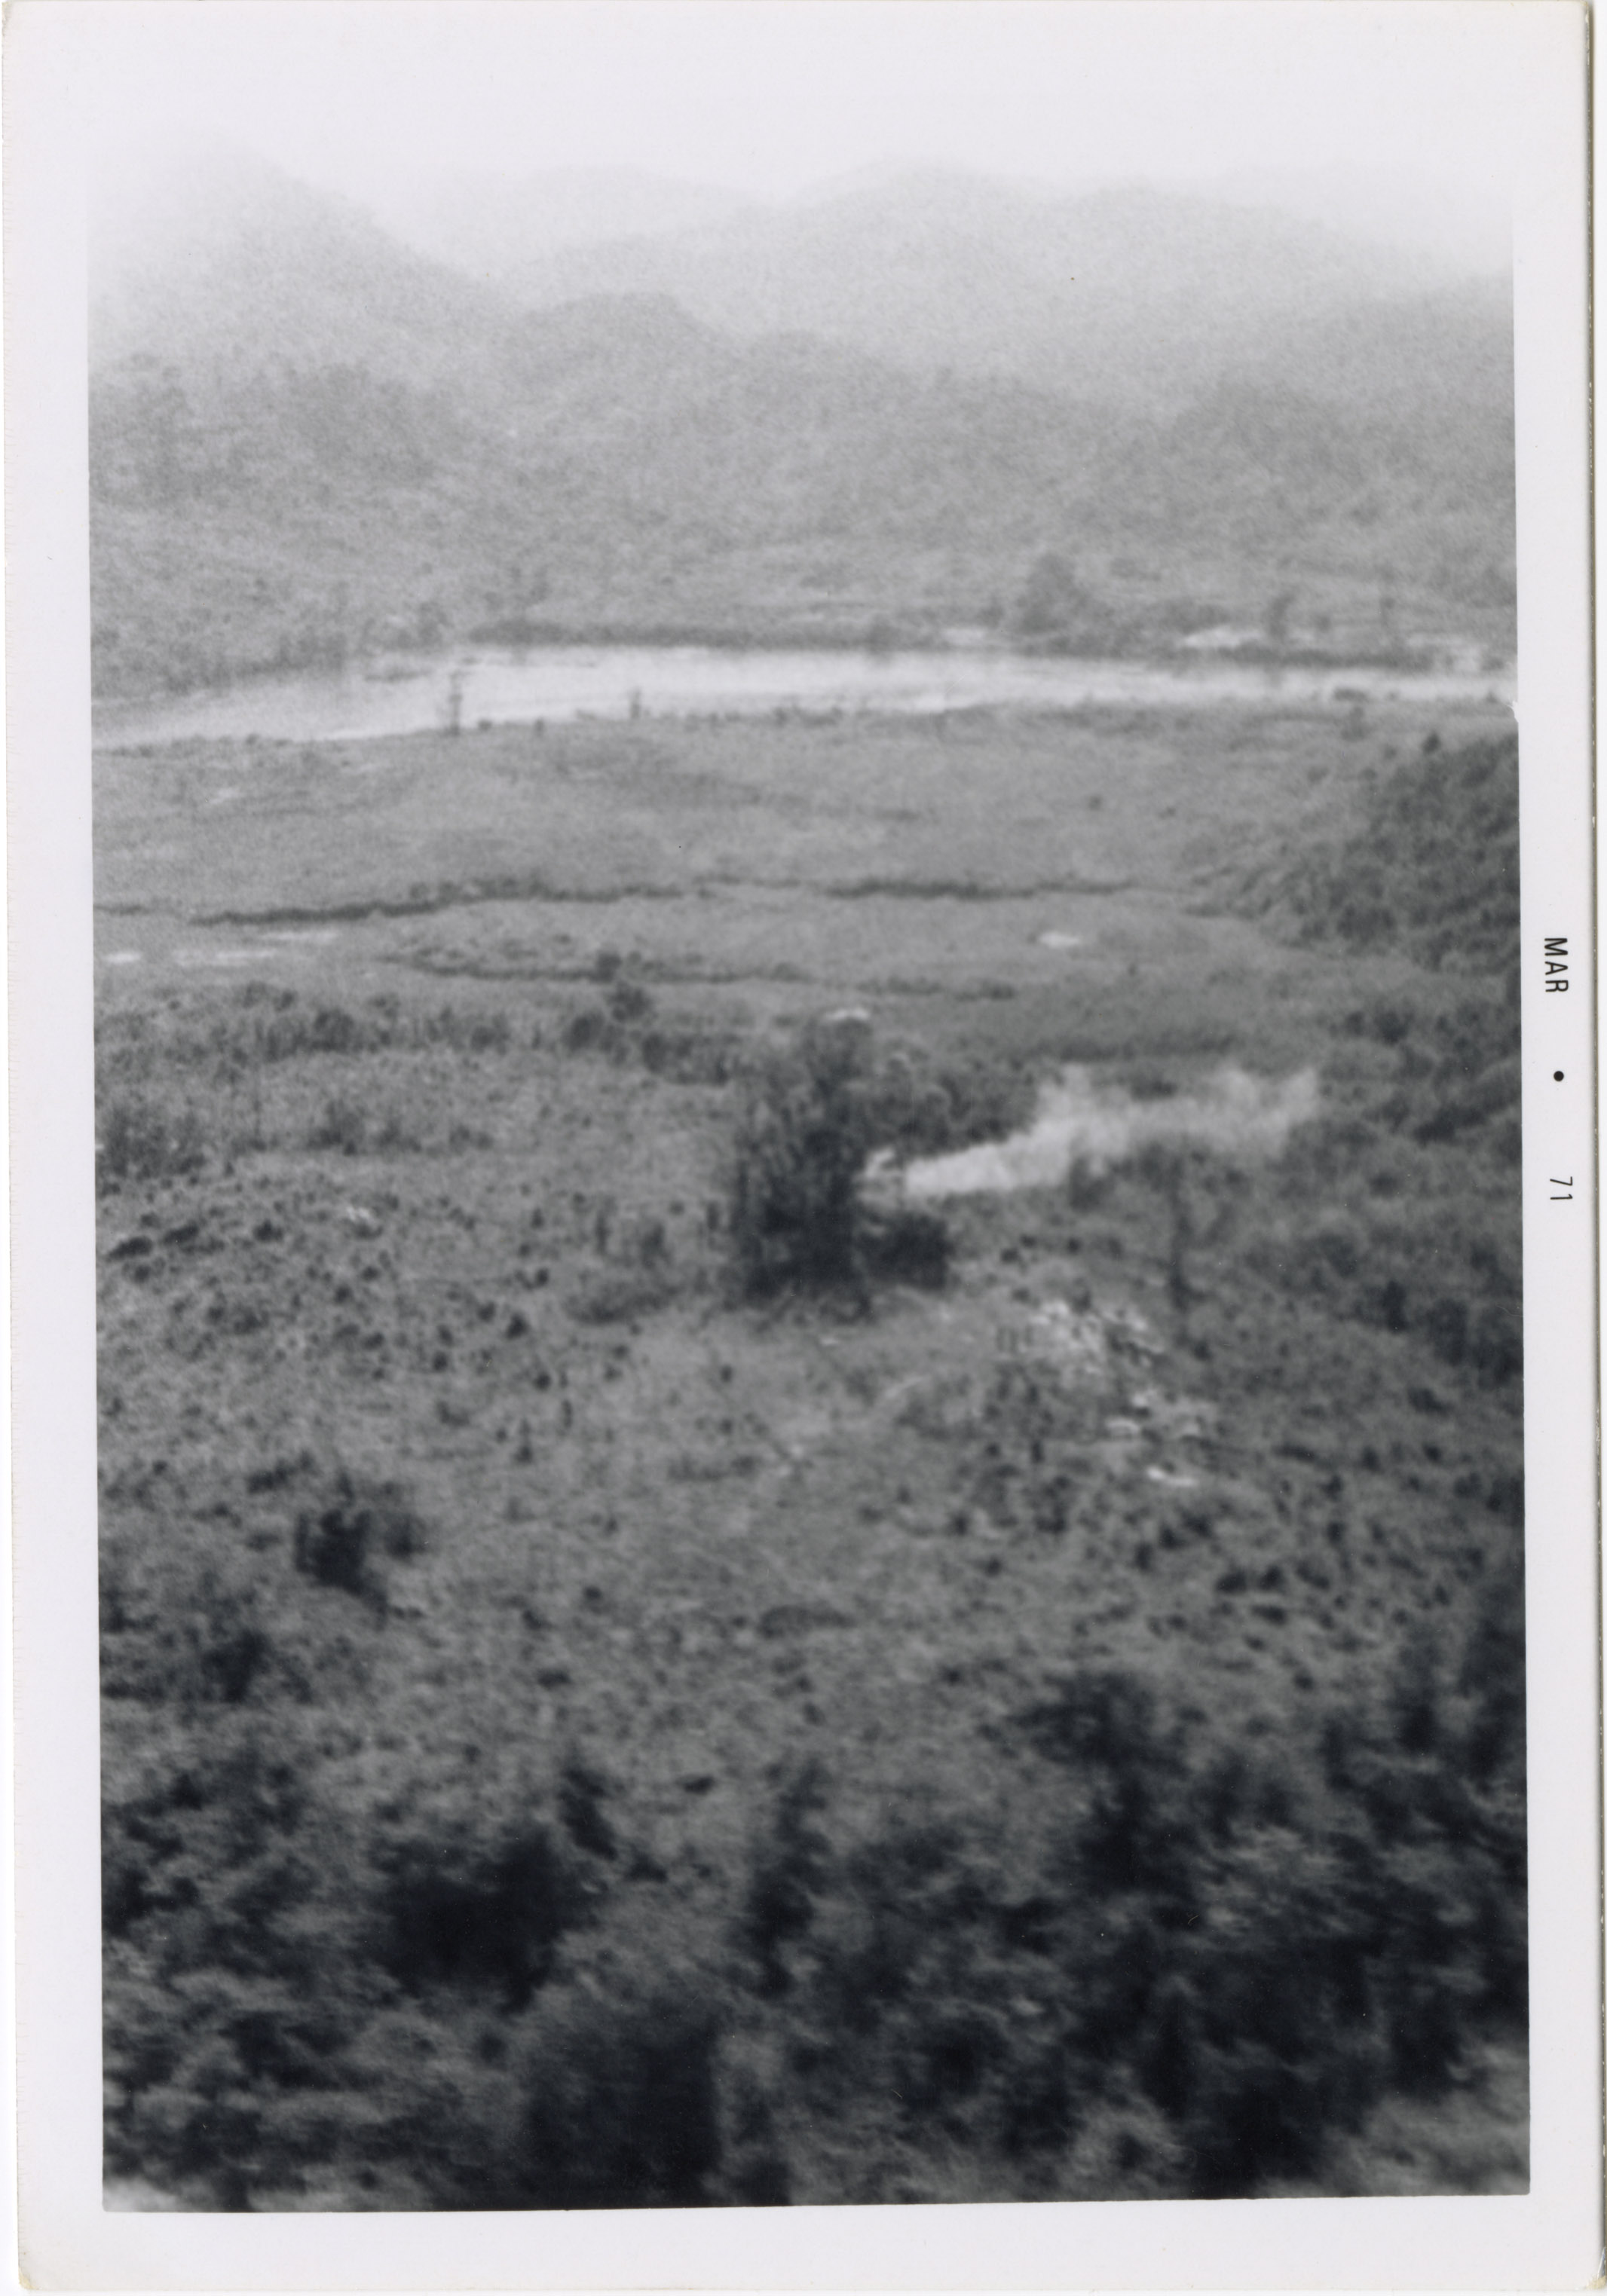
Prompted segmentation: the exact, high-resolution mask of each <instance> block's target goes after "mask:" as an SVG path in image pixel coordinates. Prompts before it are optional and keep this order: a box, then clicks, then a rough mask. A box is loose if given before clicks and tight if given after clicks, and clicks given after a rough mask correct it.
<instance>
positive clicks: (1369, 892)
mask: <svg viewBox="0 0 1607 2296" xmlns="http://www.w3.org/2000/svg"><path fill="white" fill-rule="evenodd" d="M1278 898H1279V900H1280V901H1281V903H1282V904H1284V905H1286V906H1288V908H1289V909H1290V911H1291V912H1292V914H1293V916H1294V918H1295V920H1296V925H1297V930H1298V932H1299V934H1300V937H1301V938H1302V939H1306V940H1310V941H1325V940H1339V941H1342V942H1345V943H1347V945H1348V946H1349V947H1353V948H1361V949H1376V948H1388V947H1401V948H1405V949H1407V950H1409V951H1410V952H1411V954H1412V955H1413V956H1415V957H1417V958H1418V959H1419V960H1420V961H1421V962H1422V963H1423V964H1427V965H1430V966H1431V967H1435V968H1438V967H1439V966H1441V965H1451V966H1456V967H1459V968H1463V969H1465V970H1468V971H1471V972H1495V973H1503V972H1506V971H1507V970H1508V969H1509V968H1511V967H1512V965H1513V964H1515V962H1516V957H1517V947H1518V737H1517V735H1516V734H1509V735H1507V736H1506V737H1505V738H1504V739H1502V740H1497V741H1489V742H1470V743H1468V744H1467V745H1466V746H1464V747H1463V748H1461V749H1457V750H1447V749H1445V748H1443V747H1442V746H1441V745H1440V743H1439V742H1438V738H1437V737H1435V736H1430V740H1429V742H1427V743H1426V744H1425V745H1424V750H1423V753H1422V756H1421V757H1420V758H1417V759H1416V760H1415V761H1414V762H1413V764H1411V765H1408V766H1403V767H1399V768H1398V769H1397V771H1396V772H1395V773H1393V774H1391V775H1389V776H1388V777H1387V778H1386V779H1384V780H1383V781H1381V782H1380V783H1378V784H1377V785H1376V786H1375V787H1374V788H1373V790H1372V792H1371V794H1370V796H1369V798H1368V799H1367V803H1366V807H1365V817H1364V823H1363V825H1362V827H1361V828H1360V830H1359V831H1358V832H1356V835H1355V836H1353V837H1351V838H1349V839H1347V840H1345V841H1343V842H1342V843H1339V844H1338V845H1335V846H1333V847H1332V848H1331V849H1328V850H1326V851H1318V852H1308V853H1306V854H1304V855H1302V856H1301V857H1299V858H1298V859H1297V860H1296V861H1294V862H1292V863H1291V864H1290V866H1289V867H1288V869H1287V870H1286V871H1285V873H1284V874H1283V876H1282V878H1281V882H1280V885H1279V889H1278Z"/></svg>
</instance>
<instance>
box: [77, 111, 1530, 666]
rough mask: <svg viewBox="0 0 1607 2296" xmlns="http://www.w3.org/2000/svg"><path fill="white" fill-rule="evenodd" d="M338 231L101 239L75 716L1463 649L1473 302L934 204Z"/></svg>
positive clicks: (1489, 423)
mask: <svg viewBox="0 0 1607 2296" xmlns="http://www.w3.org/2000/svg"><path fill="white" fill-rule="evenodd" d="M381 204H382V205H383V209H384V216H383V221H381V220H376V219H375V216H374V215H373V214H370V213H368V212H366V211H365V210H364V209H361V208H359V207H358V206H356V205H355V204H353V203H352V202H350V201H346V200H343V199H341V198H339V197H337V196H336V195H334V194H333V193H327V192H324V191H321V190H315V189H313V188H312V187H310V186H309V185H307V184H302V183H299V182H296V181H295V180H293V179H292V178H291V177H289V176H285V175H284V174H283V173H281V172H280V171H278V170H276V169H275V168H271V167H269V166H268V164H267V163H266V162H263V161H260V160H256V159H254V158H252V157H251V155H249V154H244V153H242V152H233V151H227V150H213V151H210V152H205V153H201V154H194V153H192V154H188V155H185V156H184V157H183V158H182V159H180V158H175V159H174V160H171V161H167V162H163V163H162V164H161V165H159V166H156V167H154V168H151V169H149V170H148V171H147V172H146V174H145V176H144V179H143V181H141V182H139V183H137V184H134V183H130V182H129V181H128V179H127V178H125V179H124V180H123V181H122V182H121V183H120V184H119V185H118V186H116V187H115V188H114V189H113V190H111V191H110V192H108V193H106V194H105V196H104V197H103V202H102V206H101V209H100V211H99V213H98V215H97V218H96V228H95V262H94V279H93V287H92V324H91V334H92V366H93V391H92V398H93V409H92V430H93V439H92V474H93V483H94V494H95V533H94V545H95V622H96V675H97V680H98V682H99V684H100V685H101V686H102V688H103V690H128V689H130V688H139V687H142V686H150V685H161V684H163V683H169V684H172V683H185V682H194V681H196V680H205V679H210V678H214V677H218V676H227V675H231V674H235V673H238V672H240V671H243V670H247V669H251V668H262V667H268V666H274V665H276V664H277V665H281V666H286V665H294V664H297V663H302V662H314V661H325V660H337V659H341V658H343V657H344V656H346V655H348V654H350V653H351V652H365V651H371V650H373V649H375V648H376V647H379V646H383V645H395V644H435V643H442V642H446V641H447V640H449V639H451V638H455V637H461V636H466V635H470V634H472V633H473V632H474V631H475V630H481V631H491V630H496V631H501V632H505V633H511V632H516V631H517V630H518V629H520V628H529V629H532V630H534V629H537V628H550V629H553V630H556V631H568V632H573V633H577V634H581V633H589V634H592V635H596V634H599V633H601V632H603V631H606V630H607V629H610V628H614V629H624V628H630V629H632V630H644V629H653V630H658V631H662V632H666V633H669V632H682V633H689V632H694V631H696V632H701V633H705V634H708V635H726V636H729V637H732V638H743V639H752V638H754V637H756V636H777V637H780V636H788V635H790V636H795V637H814V638H817V639H818V638H820V637H822V636H825V635H853V634H854V633H858V632H863V631H865V630H867V629H870V628H873V627H874V628H875V629H877V630H878V631H879V632H880V633H881V634H882V635H883V636H884V637H886V636H889V635H902V636H905V637H908V638H910V639H912V640H916V641H919V640H922V639H927V640H929V639H932V638H934V637H935V636H936V635H938V634H939V633H940V632H941V631H942V630H943V629H944V628H945V627H950V626H952V625H955V624H961V625H975V624H977V623H990V624H993V626H995V627H1003V628H1005V629H1006V630H1010V629H1012V628H1014V629H1016V630H1018V632H1019V634H1020V635H1024V636H1031V637H1033V638H1034V639H1035V640H1036V641H1037V642H1041V643H1052V644H1064V645H1066V646H1067V647H1069V648H1074V649H1082V650H1107V649H1109V648H1113V647H1125V648H1129V649H1130V648H1132V647H1134V646H1138V645H1153V644H1167V643H1174V642H1175V639H1176V637H1177V635H1178V634H1179V633H1180V632H1181V631H1184V630H1186V629H1188V628H1191V627H1200V626H1201V624H1202V623H1203V622H1208V621H1210V620H1211V619H1244V618H1246V617H1248V618H1249V619H1250V620H1251V621H1252V622H1259V621H1260V620H1261V619H1263V618H1264V617H1265V616H1266V615H1267V613H1268V612H1269V610H1270V611H1272V612H1273V624H1274V625H1275V626H1276V628H1277V629H1278V630H1279V631H1280V632H1281V631H1283V630H1286V629H1287V628H1288V627H1289V626H1290V614H1291V612H1292V614H1293V618H1294V622H1295V623H1296V624H1298V625H1300V626H1302V627H1308V628H1309V629H1311V630H1313V631H1315V632H1317V633H1319V634H1320V635H1321V636H1322V638H1323V643H1331V644H1335V645H1339V646H1343V645H1349V646H1350V647H1352V648H1353V649H1355V648H1360V647H1364V646H1365V645H1367V644H1372V646H1374V647H1377V646H1378V645H1380V644H1397V643H1399V642H1400V641H1401V640H1402V639H1403V637H1405V636H1409V635H1412V634H1413V632H1416V631H1427V632H1430V633H1432V632H1436V631H1438V632H1453V631H1454V632H1456V633H1458V634H1461V635H1472V636H1473V637H1475V638H1477V639H1478V640H1479V641H1480V642H1482V643H1484V644H1490V645H1500V644H1504V643H1506V642H1508V641H1509V638H1510V624H1511V611H1512V608H1511V601H1512V406H1511V357H1510V332H1511V299H1510V289H1509V288H1508V286H1507V283H1506V282H1505V281H1504V279H1503V278H1501V277H1500V276H1499V275H1488V274H1487V275H1471V276H1470V275H1458V273H1457V271H1456V270H1455V267H1454V266H1449V265H1447V264H1445V263H1443V262H1440V263H1437V262H1436V261H1434V260H1433V259H1432V258H1430V256H1429V255H1428V254H1426V253H1424V252H1422V250H1417V251H1411V250H1403V249H1400V248H1390V247H1387V246H1384V245H1381V244H1377V243H1371V242H1367V241H1365V240H1363V239H1358V238H1353V237H1348V236H1346V235H1344V234H1340V233H1338V232H1336V231H1333V230H1330V229H1327V228H1325V227H1324V226H1323V225H1319V224H1316V223H1313V222H1311V221H1309V220H1305V219H1299V218H1295V217H1290V216H1288V215H1286V214H1282V213H1280V212H1276V211H1274V210H1272V209H1257V208H1255V207H1253V206H1247V205H1245V204H1242V203H1235V201H1232V200H1227V199H1224V200H1220V201H1205V200H1200V199H1196V198H1192V197H1185V196H1183V195H1182V194H1180V193H1167V192H1162V191H1158V190H1156V189H1154V188H1152V187H1144V186H1133V187H1125V188H1123V187H1116V188H1109V189H1105V190H1100V191H1096V192H1090V193H1078V194H1076V195H1071V196H1061V195H1056V194H1051V193H1044V192H1042V191H1039V190H1036V189H1033V188H1031V187H1028V188H1025V189H1024V188H1022V187H1018V186H1013V185H1010V184H1001V183H994V182H992V181H989V180H987V179H985V178H980V177H976V176H963V175H959V174H955V173H952V172H946V171H942V170H935V169H928V170H921V171H916V172H913V173H903V174H896V175H891V176H886V175H879V174H878V175H877V176H873V177H871V178H870V179H869V180H861V181H857V182H853V183H850V184H845V185H840V186H836V187H828V189H827V190H826V191H824V192H822V193H820V194H818V195H815V196H812V197H811V198H808V199H804V200H798V201H789V202H786V203H784V204H779V205H771V204H764V203H759V202H755V201H745V200H742V199H739V198H738V196H737V195H735V194H727V193H721V192H719V191H718V190H714V189H710V188H707V187H699V186H687V185H663V184H658V183H656V182H655V180H654V179H652V178H649V177H644V176H631V175H630V174H628V173H620V172H617V171H595V172H593V171H579V172H576V171H570V172H568V173H565V174H561V175H557V176H550V177H545V178H542V177H537V178H532V179H531V180H529V181H527V182H525V183H523V184H505V183H501V182H499V181H493V180H490V179H487V180H486V181H484V182H481V181H478V180H477V179H473V178H464V177H459V178H457V179H453V180H450V181H448V182H445V183H436V184H433V185H416V186H414V187H413V189H412V190H411V191H410V192H409V193H408V194H407V195H406V197H404V196H403V195H402V194H401V193H400V192H396V193H391V194H389V195H387V196H386V197H385V198H384V199H383V201H382V202H381ZM1046 563H1047V564H1048V565H1049V566H1050V568H1051V571H1050V572H1048V573H1045V571H1044V567H1045V564H1046ZM1034 580H1035V582H1036V589H1035V591H1034V588H1033V584H1034ZM1273 601H1281V603H1279V604H1278V605H1276V607H1275V608H1273V603H1272V602H1273Z"/></svg>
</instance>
